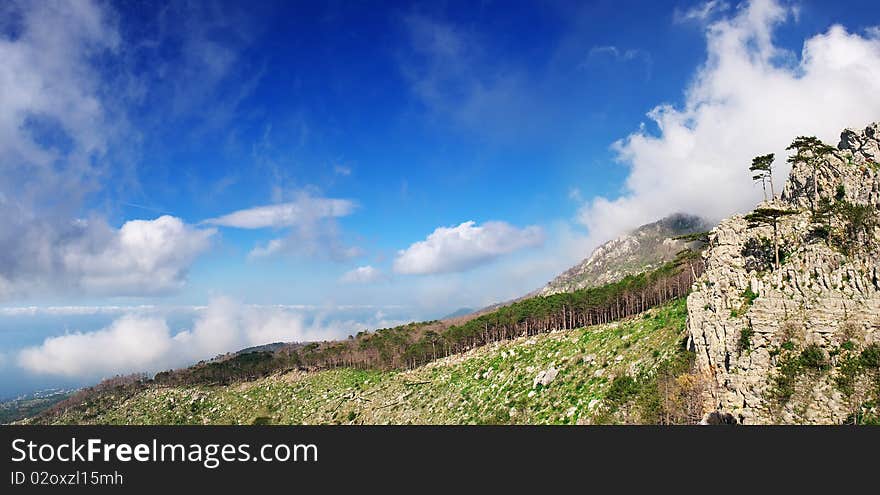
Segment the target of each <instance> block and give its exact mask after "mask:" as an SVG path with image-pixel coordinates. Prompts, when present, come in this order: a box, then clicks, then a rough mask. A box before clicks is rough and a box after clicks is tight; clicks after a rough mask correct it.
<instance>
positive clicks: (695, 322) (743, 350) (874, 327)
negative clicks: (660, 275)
mask: <svg viewBox="0 0 880 495" xmlns="http://www.w3.org/2000/svg"><path fill="white" fill-rule="evenodd" d="M878 139H880V126H878V124H876V123H875V124H872V125H871V126H869V127H868V128H866V129H864V130H860V131H855V130H849V129H848V130H845V131H844V132H843V133H842V135H841V141H840V144H839V145H838V148H837V150H836V151H834V152H833V153H831V154H829V155H827V156H826V160H825V163H824V164H823V165H821V166H820V167H819V168H818V170H817V171H816V177H817V180H816V182H817V184H816V185H817V187H816V189H817V190H818V194H819V197H820V198H827V199H828V200H829V201H837V202H839V203H841V204H842V202H846V203H847V204H851V205H861V206H867V207H869V208H866V209H864V210H862V211H867V212H868V214H869V215H873V217H874V218H876V217H877V216H878V208H880V167H878V165H877V164H878V163H880V147H878V145H880V141H878ZM813 175H814V173H813V169H812V167H811V166H808V165H807V164H805V163H796V164H794V165H793V167H792V170H791V173H790V176H789V178H788V181H787V183H786V184H785V188H784V191H783V193H782V196H781V199H779V200H775V201H771V202H768V203H763V204H761V205H759V206H760V207H763V208H776V209H789V210H793V211H794V212H795V213H794V214H791V215H788V216H785V217H783V218H781V219H780V220H779V223H778V225H777V233H778V240H779V244H780V246H781V251H782V252H783V255H784V256H783V257H784V261H783V262H782V264H781V266H780V267H779V268H775V267H774V266H773V256H772V254H771V253H772V242H771V241H772V239H773V238H774V233H773V228H772V225H761V226H754V225H750V223H749V222H748V221H747V220H746V219H745V217H744V216H742V215H736V216H733V217H730V218H727V219H725V220H723V221H722V222H721V223H720V224H719V225H718V226H717V227H715V229H713V230H712V232H711V234H710V237H709V239H710V245H709V247H708V249H707V250H706V251H705V252H704V254H703V256H704V261H705V272H704V273H703V275H702V276H701V277H700V278H699V279H698V280H697V281H696V282H695V284H694V287H693V291H692V292H691V294H690V296H689V297H688V301H687V306H688V332H689V345H691V346H692V348H693V350H694V351H695V352H696V365H697V368H698V370H699V371H701V372H702V373H703V374H704V375H705V376H706V377H707V379H708V381H709V382H710V384H711V385H712V386H711V387H710V391H709V392H708V393H707V396H706V404H705V409H706V410H707V411H710V412H712V413H713V414H715V415H718V414H722V415H724V414H730V415H732V416H733V417H734V418H735V419H736V420H737V421H738V422H740V423H744V424H766V423H807V424H828V423H830V424H834V423H841V422H843V421H846V420H847V418H848V417H851V415H852V414H853V412H854V411H855V410H858V408H859V407H861V404H862V403H864V401H865V397H864V396H863V395H860V392H859V390H861V388H865V387H868V388H870V387H871V386H872V385H870V384H868V385H866V384H865V383H864V382H865V381H866V380H868V381H870V380H869V379H868V378H866V377H864V376H862V375H859V374H858V373H854V372H852V368H851V367H850V368H847V366H850V365H852V363H856V362H859V361H858V360H857V357H858V356H859V355H860V354H859V353H860V352H862V351H864V349H865V348H866V347H868V346H870V345H871V344H876V343H880V254H878V253H877V250H876V249H869V248H867V247H865V249H859V250H856V251H846V250H844V251H842V250H841V249H840V248H839V247H837V246H835V245H834V243H833V242H830V241H829V240H828V238H827V237H825V238H822V237H821V236H817V235H816V232H817V230H816V227H817V220H816V216H815V215H814V214H813V213H812V211H811V207H812V205H813V204H814V202H816V201H817V200H815V199H813V198H812V195H813V191H814V188H813ZM839 186H842V189H841V187H839ZM829 222H830V223H831V225H830V227H831V228H832V229H838V231H839V232H844V234H843V235H846V232H847V231H846V230H845V229H846V228H847V225H849V224H847V223H846V222H847V220H846V218H845V217H843V218H835V219H832V220H830V221H829ZM865 230H866V231H867V232H866V234H865V235H866V239H869V240H871V239H873V242H876V241H877V240H880V229H878V228H877V227H876V223H875V224H874V226H872V227H868V228H866V229H865ZM867 244H871V243H870V242H868V243H867ZM762 253H763V254H762ZM804 363H807V364H804ZM811 366H812V367H811ZM848 370H849V371H848ZM847 373H850V374H849V375H847ZM849 376H854V377H855V378H854V381H855V382H854V383H855V385H854V386H853V387H847V386H842V385H841V383H844V381H843V378H846V377H849ZM874 379H876V378H874ZM860 380H861V381H860ZM871 383H873V382H871ZM860 387H861V388H860ZM854 390H855V391H854Z"/></svg>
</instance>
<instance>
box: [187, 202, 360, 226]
mask: <svg viewBox="0 0 880 495" xmlns="http://www.w3.org/2000/svg"><path fill="white" fill-rule="evenodd" d="M355 208H356V206H355V203H354V202H353V201H351V200H348V199H333V198H316V197H313V196H309V195H303V196H301V197H300V198H299V199H297V200H296V201H293V202H290V203H281V204H275V205H266V206H255V207H253V208H247V209H244V210H238V211H235V212H232V213H229V214H227V215H223V216H220V217H217V218H211V219H208V220H205V221H204V222H203V223H206V224H210V225H219V226H223V227H237V228H240V229H262V228H267V227H272V228H281V227H292V226H296V225H303V224H307V223H311V222H315V221H317V220H320V219H324V218H333V217H344V216H347V215H350V214H351V213H352V212H353V211H354V210H355Z"/></svg>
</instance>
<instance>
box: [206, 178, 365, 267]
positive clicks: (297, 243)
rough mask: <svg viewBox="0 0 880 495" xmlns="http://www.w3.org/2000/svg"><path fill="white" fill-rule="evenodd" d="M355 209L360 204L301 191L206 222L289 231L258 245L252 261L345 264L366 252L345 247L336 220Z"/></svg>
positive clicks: (243, 227) (225, 225) (254, 250)
mask: <svg viewBox="0 0 880 495" xmlns="http://www.w3.org/2000/svg"><path fill="white" fill-rule="evenodd" d="M355 209H357V204H356V203H355V202H354V201H352V200H349V199H335V198H324V197H318V196H314V195H312V194H311V193H309V192H307V191H299V192H297V193H295V199H294V200H293V201H290V202H286V203H279V204H275V205H267V206H257V207H254V208H248V209H244V210H239V211H235V212H232V213H230V214H228V215H223V216H221V217H217V218H211V219H208V220H205V221H204V222H203V223H206V224H211V225H219V226H224V227H237V228H242V229H260V228H267V227H271V228H289V231H288V234H287V236H286V237H279V238H275V239H271V240H269V241H268V242H266V243H265V244H261V245H257V246H255V247H254V248H253V249H252V250H251V251H250V253H249V254H248V257H249V258H251V259H257V258H266V257H271V256H276V255H280V254H305V255H308V256H320V257H327V258H330V259H332V260H336V261H344V260H348V259H351V258H355V257H357V256H360V255H361V254H362V251H361V249H360V248H358V247H355V246H347V245H345V243H344V242H343V239H342V234H341V233H340V232H339V228H338V227H337V225H336V223H335V219H336V218H338V217H344V216H348V215H350V214H351V213H353V212H354V211H355Z"/></svg>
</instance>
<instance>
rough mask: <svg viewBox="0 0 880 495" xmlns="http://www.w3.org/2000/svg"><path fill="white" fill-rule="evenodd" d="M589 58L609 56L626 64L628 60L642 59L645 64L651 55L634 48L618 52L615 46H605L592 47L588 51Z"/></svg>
mask: <svg viewBox="0 0 880 495" xmlns="http://www.w3.org/2000/svg"><path fill="white" fill-rule="evenodd" d="M589 56H590V57H601V56H610V57H611V58H614V59H616V60H621V61H624V62H628V61H630V60H637V59H642V60H644V61H646V62H649V63H650V61H651V55H650V54H649V53H648V52H646V51H644V50H639V49H636V48H628V49H626V50H620V49H619V48H617V47H616V46H613V45H607V46H594V47H593V48H591V49H590V53H589Z"/></svg>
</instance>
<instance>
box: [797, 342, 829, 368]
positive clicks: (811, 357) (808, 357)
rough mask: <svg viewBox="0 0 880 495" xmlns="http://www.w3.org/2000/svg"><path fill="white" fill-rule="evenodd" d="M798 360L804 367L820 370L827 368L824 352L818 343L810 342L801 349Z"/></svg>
mask: <svg viewBox="0 0 880 495" xmlns="http://www.w3.org/2000/svg"><path fill="white" fill-rule="evenodd" d="M800 362H801V365H803V367H804V368H807V369H811V370H815V371H822V370H824V369H827V368H828V360H827V358H826V357H825V352H824V351H823V350H822V348H821V347H819V345H818V344H810V345H808V346H807V347H805V348H804V350H803V351H801V355H800Z"/></svg>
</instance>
